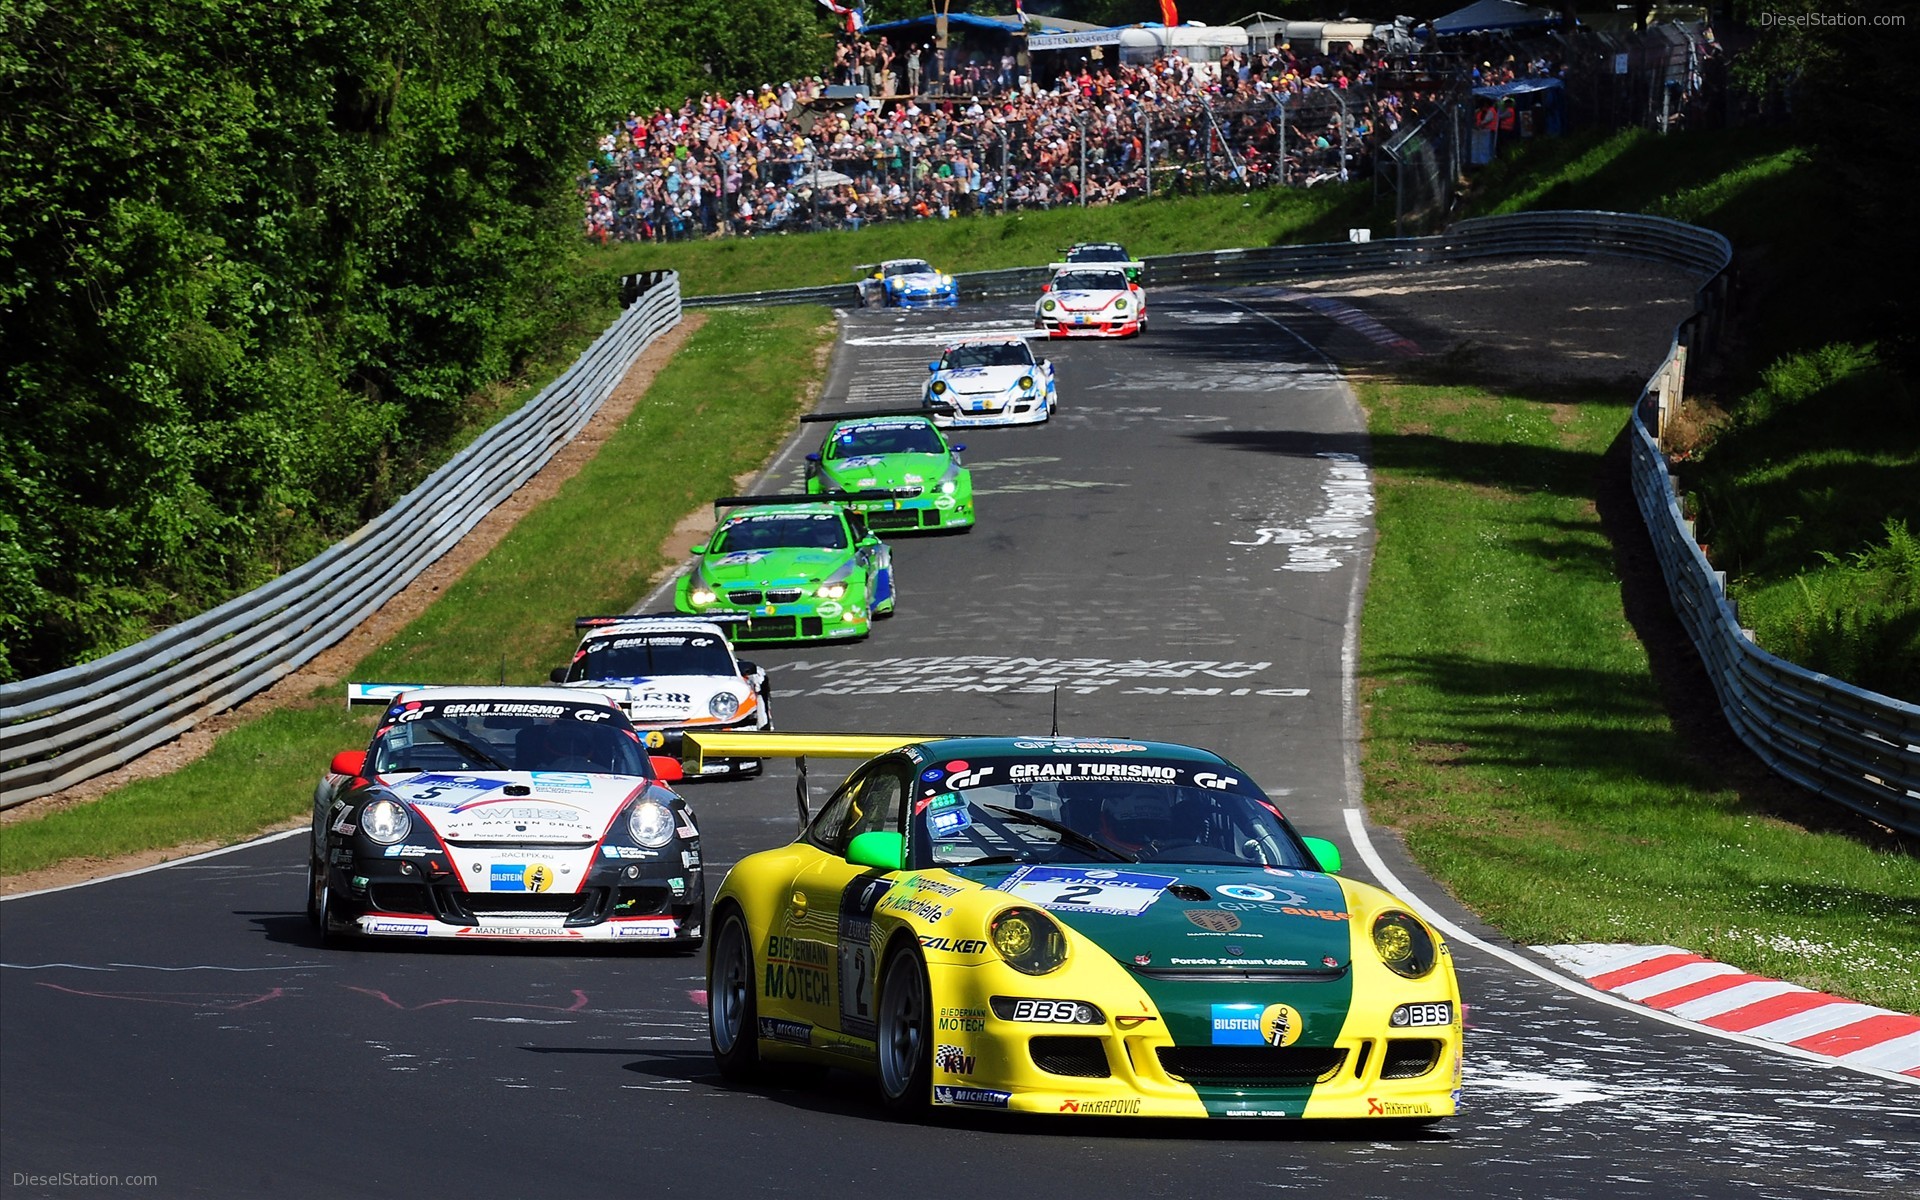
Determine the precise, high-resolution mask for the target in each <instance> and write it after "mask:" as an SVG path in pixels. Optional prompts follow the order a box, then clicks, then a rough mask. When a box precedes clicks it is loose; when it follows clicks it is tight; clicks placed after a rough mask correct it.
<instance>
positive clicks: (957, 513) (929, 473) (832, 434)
mask: <svg viewBox="0 0 1920 1200" xmlns="http://www.w3.org/2000/svg"><path fill="white" fill-rule="evenodd" d="M800 419H801V420H802V421H810V422H816V423H830V424H829V427H828V429H827V436H826V438H825V440H824V441H822V442H821V443H820V449H819V450H817V451H815V452H814V453H812V454H809V455H807V491H808V492H809V493H812V494H814V495H821V494H825V493H830V492H836V491H838V492H846V493H856V492H868V491H873V490H875V489H880V490H890V491H892V492H893V495H892V496H891V497H886V498H880V499H872V500H848V501H845V502H844V503H845V504H846V506H847V507H849V508H851V509H853V510H854V511H856V512H858V513H860V514H861V515H863V516H864V517H866V519H867V525H868V526H869V527H871V528H873V529H878V530H883V531H885V532H889V533H891V532H905V531H908V530H917V529H963V530H964V529H970V528H972V527H973V473H972V472H971V471H969V470H967V468H966V467H964V466H962V465H961V464H960V451H962V450H965V449H966V448H967V447H966V445H965V444H964V443H961V444H957V445H956V444H953V443H949V442H948V441H947V437H946V435H945V434H944V433H941V432H940V429H939V427H938V426H936V425H935V424H934V423H933V421H932V419H931V418H929V417H928V416H927V415H926V414H925V412H924V411H923V410H921V409H918V408H907V409H892V408H889V409H875V410H870V411H868V412H824V413H812V414H809V415H808V416H804V417H802V418H800Z"/></svg>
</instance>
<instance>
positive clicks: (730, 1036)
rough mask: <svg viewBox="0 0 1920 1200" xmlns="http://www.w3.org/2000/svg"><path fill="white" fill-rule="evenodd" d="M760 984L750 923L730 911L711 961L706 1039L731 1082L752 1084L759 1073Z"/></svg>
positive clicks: (724, 921)
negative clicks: (749, 931) (758, 992)
mask: <svg viewBox="0 0 1920 1200" xmlns="http://www.w3.org/2000/svg"><path fill="white" fill-rule="evenodd" d="M757 980H758V977H757V976H756V975H755V974H754V971H753V941H752V939H751V938H750V937H748V935H747V922H746V920H745V919H744V918H743V917H741V915H740V910H739V909H737V908H729V909H727V910H726V916H724V917H722V918H721V919H720V931H719V932H718V933H717V934H715V935H714V938H713V951H712V953H711V954H710V955H708V957H707V1040H708V1041H709V1042H710V1043H712V1045H713V1063H714V1066H716V1067H718V1068H719V1069H720V1077H721V1078H722V1079H724V1080H726V1081H727V1082H728V1083H750V1082H752V1081H753V1080H755V1079H757V1078H759V1076H760V1073H761V1067H760V1041H759V1038H760V1018H759V1012H758V1009H759V1006H758V1004H757V1000H758V995H757V989H756V983H757Z"/></svg>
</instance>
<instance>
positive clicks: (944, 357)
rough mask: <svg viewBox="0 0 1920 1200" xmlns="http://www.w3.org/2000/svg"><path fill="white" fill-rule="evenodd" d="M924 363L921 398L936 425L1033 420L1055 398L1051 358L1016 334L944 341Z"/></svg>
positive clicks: (1049, 412)
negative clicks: (932, 358) (934, 359)
mask: <svg viewBox="0 0 1920 1200" xmlns="http://www.w3.org/2000/svg"><path fill="white" fill-rule="evenodd" d="M927 369H928V370H929V371H931V372H932V377H931V378H929V379H928V380H927V386H926V390H925V392H924V393H923V395H922V398H921V404H922V405H923V406H924V407H925V408H926V410H927V412H928V414H929V415H931V416H932V417H933V420H934V423H935V424H937V425H946V426H955V425H1037V424H1039V423H1041V422H1042V421H1045V420H1047V419H1048V418H1050V417H1052V416H1053V410H1054V408H1055V407H1057V406H1058V404H1059V398H1058V395H1057V393H1056V391H1055V389H1054V384H1053V364H1052V363H1050V362H1048V361H1047V360H1046V359H1044V358H1042V359H1036V358H1034V356H1033V350H1032V349H1031V348H1030V347H1029V346H1028V345H1027V343H1026V342H1025V341H1023V340H1022V339H1020V338H1008V339H1007V340H1005V341H992V342H987V341H981V342H961V343H959V344H958V345H954V346H948V347H947V348H946V349H945V350H943V351H941V353H940V361H939V362H935V363H928V364H927Z"/></svg>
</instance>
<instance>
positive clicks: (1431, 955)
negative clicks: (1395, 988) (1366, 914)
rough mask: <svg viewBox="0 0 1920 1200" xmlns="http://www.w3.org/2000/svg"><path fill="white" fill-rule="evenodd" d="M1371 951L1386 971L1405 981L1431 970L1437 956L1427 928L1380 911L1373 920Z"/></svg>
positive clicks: (1405, 917)
mask: <svg viewBox="0 0 1920 1200" xmlns="http://www.w3.org/2000/svg"><path fill="white" fill-rule="evenodd" d="M1373 950H1374V953H1375V954H1378V955H1379V956H1380V961H1381V962H1383V963H1385V964H1386V965H1387V970H1389V971H1392V972H1393V973H1394V974H1395V975H1402V976H1405V977H1406V978H1408V979H1419V978H1420V977H1421V976H1423V975H1425V974H1427V973H1428V972H1430V971H1432V970H1433V964H1434V961H1435V959H1436V958H1437V957H1438V950H1437V948H1436V947H1435V946H1434V942H1433V935H1432V934H1431V933H1428V932H1427V927H1426V926H1425V925H1422V924H1421V923H1420V922H1418V921H1416V920H1414V919H1413V917H1412V916H1410V915H1408V914H1407V913H1403V912H1383V913H1381V914H1380V915H1379V916H1377V917H1375V918H1374V919H1373Z"/></svg>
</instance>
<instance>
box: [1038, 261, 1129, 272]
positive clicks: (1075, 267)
mask: <svg viewBox="0 0 1920 1200" xmlns="http://www.w3.org/2000/svg"><path fill="white" fill-rule="evenodd" d="M1146 269H1147V264H1146V263H1144V262H1142V261H1141V260H1140V259H1137V258H1130V259H1127V260H1126V261H1125V262H1078V263H1070V262H1056V263H1048V264H1047V270H1049V271H1053V272H1055V273H1058V272H1061V271H1106V270H1114V271H1144V270H1146Z"/></svg>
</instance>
